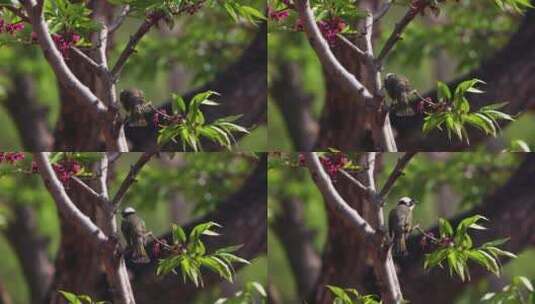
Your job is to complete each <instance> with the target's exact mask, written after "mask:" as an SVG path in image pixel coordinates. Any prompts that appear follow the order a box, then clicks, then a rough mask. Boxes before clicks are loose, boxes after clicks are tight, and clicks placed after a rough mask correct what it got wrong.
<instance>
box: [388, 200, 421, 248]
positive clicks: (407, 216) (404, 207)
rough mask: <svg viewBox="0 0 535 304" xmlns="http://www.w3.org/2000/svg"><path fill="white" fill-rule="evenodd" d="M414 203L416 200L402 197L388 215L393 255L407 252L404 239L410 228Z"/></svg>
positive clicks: (405, 239)
mask: <svg viewBox="0 0 535 304" xmlns="http://www.w3.org/2000/svg"><path fill="white" fill-rule="evenodd" d="M415 204H416V202H415V201H414V200H413V199H411V198H410V197H406V196H405V197H402V198H400V199H399V201H398V204H397V206H396V207H395V208H394V209H392V210H391V211H390V214H389V215H388V228H389V231H390V238H391V239H392V241H393V246H394V254H395V255H398V256H399V255H400V256H406V255H407V254H408V251H407V244H406V241H407V237H408V236H409V234H410V232H411V230H412V210H413V209H414V206H415Z"/></svg>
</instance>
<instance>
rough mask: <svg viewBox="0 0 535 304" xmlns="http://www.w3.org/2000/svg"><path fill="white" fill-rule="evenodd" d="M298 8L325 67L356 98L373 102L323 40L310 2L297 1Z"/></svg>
mask: <svg viewBox="0 0 535 304" xmlns="http://www.w3.org/2000/svg"><path fill="white" fill-rule="evenodd" d="M296 8H297V11H298V13H299V16H300V17H301V20H303V24H304V28H305V32H306V34H307V36H308V39H309V42H310V45H311V46H312V48H313V49H314V51H315V52H316V54H317V55H318V58H319V60H320V61H321V63H322V65H323V67H324V68H325V70H326V71H327V73H329V74H330V75H331V76H332V77H333V78H335V79H337V80H338V81H339V82H340V83H341V84H342V85H343V86H344V87H345V88H346V89H347V90H348V91H349V92H353V94H355V96H360V97H361V98H362V99H363V100H365V101H369V102H370V104H371V103H372V102H373V96H372V94H371V93H370V91H369V90H368V89H367V88H366V87H364V85H362V83H361V82H360V81H359V80H357V78H356V77H355V76H354V75H353V74H351V73H350V72H349V71H348V70H346V68H344V66H342V64H341V63H340V62H339V61H338V59H336V57H335V56H334V54H333V52H332V51H331V49H330V47H329V44H328V43H327V41H326V40H325V39H324V38H323V36H322V34H321V32H320V30H319V28H318V25H317V24H316V20H315V18H314V13H313V12H312V9H311V8H310V1H309V0H297V1H296Z"/></svg>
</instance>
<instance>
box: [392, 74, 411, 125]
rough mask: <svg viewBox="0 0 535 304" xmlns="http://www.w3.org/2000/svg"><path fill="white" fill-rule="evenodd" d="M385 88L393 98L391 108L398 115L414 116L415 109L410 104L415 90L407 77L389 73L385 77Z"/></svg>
mask: <svg viewBox="0 0 535 304" xmlns="http://www.w3.org/2000/svg"><path fill="white" fill-rule="evenodd" d="M385 89H386V92H387V93H388V96H390V99H391V100H392V103H391V104H390V106H389V108H390V109H392V110H394V113H395V114H396V115H397V116H412V115H414V114H415V113H414V110H413V109H412V108H411V106H410V100H409V97H410V95H411V94H412V93H413V92H414V91H413V90H412V88H411V85H410V83H409V80H408V79H407V78H406V77H403V76H398V75H396V74H394V73H388V74H386V77H385Z"/></svg>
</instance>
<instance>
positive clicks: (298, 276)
mask: <svg viewBox="0 0 535 304" xmlns="http://www.w3.org/2000/svg"><path fill="white" fill-rule="evenodd" d="M280 204H281V207H282V211H281V213H280V215H278V216H277V217H276V218H275V220H274V221H273V224H272V225H271V228H272V229H273V231H274V232H275V233H276V234H277V237H278V238H279V239H280V241H281V243H282V244H283V249H284V250H285V252H286V256H287V257H288V260H289V262H290V267H291V268H292V272H293V275H294V279H295V282H296V283H297V294H298V297H299V299H304V298H305V297H306V295H307V294H308V293H309V292H310V291H311V289H312V287H313V286H314V284H315V282H316V279H317V276H318V274H319V270H320V268H321V259H320V255H319V253H318V252H317V251H316V249H315V248H314V247H313V244H312V238H313V236H314V234H313V231H311V230H310V229H308V228H307V227H306V225H305V222H304V218H303V216H304V214H303V204H304V202H302V201H301V200H298V199H295V198H287V199H281V200H280Z"/></svg>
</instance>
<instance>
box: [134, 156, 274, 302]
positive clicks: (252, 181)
mask: <svg viewBox="0 0 535 304" xmlns="http://www.w3.org/2000/svg"><path fill="white" fill-rule="evenodd" d="M266 161H267V157H266V155H264V156H262V158H261V159H260V161H259V162H258V165H257V167H256V169H255V170H254V171H253V172H252V174H251V175H250V176H249V177H248V179H247V180H246V181H245V182H244V184H243V186H242V187H241V188H240V190H238V191H237V192H236V193H234V194H233V195H231V196H230V197H228V198H227V199H225V200H224V201H223V202H222V203H221V204H220V206H219V207H218V208H217V210H215V211H214V212H212V213H210V214H207V215H206V216H205V217H203V218H201V219H199V220H197V221H195V222H193V223H190V224H189V225H187V226H186V227H185V229H186V231H189V230H190V229H192V228H193V227H194V226H195V225H196V224H199V223H201V222H206V221H215V222H217V223H220V224H222V225H223V228H222V229H221V231H220V232H221V233H222V236H221V237H217V238H212V239H206V246H207V250H208V251H209V250H211V249H212V248H220V247H224V246H230V245H237V244H243V247H242V248H241V249H240V250H238V251H237V255H238V256H241V257H244V258H246V259H248V260H251V259H253V258H255V257H257V256H259V255H262V254H266V251H267V223H266V215H267V202H266V198H267V167H266V166H267V163H266ZM162 237H164V238H167V239H169V240H170V238H171V237H170V235H169V234H165V235H163V236H162ZM132 266H133V267H132V268H131V270H132V271H133V272H134V279H133V286H134V292H135V295H136V299H137V300H138V302H139V303H161V304H166V303H169V304H171V303H177V302H180V303H189V302H190V301H192V299H193V298H194V297H195V296H196V295H197V293H198V292H199V289H198V288H195V286H193V285H192V284H183V283H182V280H181V279H180V277H177V276H174V275H172V274H170V275H167V276H166V277H164V278H161V279H157V278H156V276H155V264H154V262H153V263H151V264H147V265H145V266H136V265H132ZM203 279H204V283H205V286H211V285H214V284H216V283H218V282H220V281H221V279H220V278H219V277H218V276H216V275H214V274H211V273H205V276H203Z"/></svg>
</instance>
